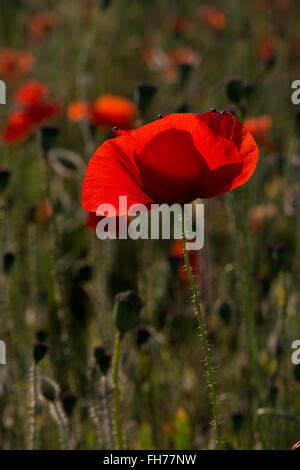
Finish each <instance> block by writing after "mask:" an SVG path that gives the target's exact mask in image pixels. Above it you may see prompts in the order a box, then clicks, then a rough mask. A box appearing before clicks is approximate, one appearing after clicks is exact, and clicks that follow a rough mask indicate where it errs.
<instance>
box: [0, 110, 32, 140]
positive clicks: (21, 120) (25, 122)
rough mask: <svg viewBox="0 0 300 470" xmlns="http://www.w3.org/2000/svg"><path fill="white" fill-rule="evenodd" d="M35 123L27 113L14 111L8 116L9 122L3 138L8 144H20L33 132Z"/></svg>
mask: <svg viewBox="0 0 300 470" xmlns="http://www.w3.org/2000/svg"><path fill="white" fill-rule="evenodd" d="M32 126H33V122H32V119H31V116H30V114H29V113H28V112H27V111H22V110H14V111H12V112H11V113H10V115H9V116H8V120H7V123H6V126H5V129H4V131H3V134H2V137H3V140H4V141H5V143H6V144H18V143H19V142H22V141H23V140H25V139H26V138H27V137H29V135H30V134H31V132H32Z"/></svg>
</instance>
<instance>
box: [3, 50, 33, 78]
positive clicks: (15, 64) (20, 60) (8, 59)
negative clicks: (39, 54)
mask: <svg viewBox="0 0 300 470" xmlns="http://www.w3.org/2000/svg"><path fill="white" fill-rule="evenodd" d="M33 64H34V60H33V57H32V55H31V53H30V52H28V51H17V50H15V49H10V48H5V49H2V50H1V51H0V75H1V77H2V78H4V79H6V80H15V79H17V78H19V77H20V76H21V75H23V74H25V73H28V72H29V71H30V70H31V69H32V67H33Z"/></svg>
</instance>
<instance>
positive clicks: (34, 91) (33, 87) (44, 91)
mask: <svg viewBox="0 0 300 470" xmlns="http://www.w3.org/2000/svg"><path fill="white" fill-rule="evenodd" d="M49 93H50V89H49V87H48V85H46V84H45V83H42V82H40V81H39V80H34V79H32V80H27V82H25V83H23V85H21V86H20V88H19V89H18V90H17V91H16V93H15V96H14V98H15V101H16V102H17V103H19V104H23V105H35V104H37V103H39V102H40V101H41V100H43V99H45V98H46V97H47V96H48V95H49Z"/></svg>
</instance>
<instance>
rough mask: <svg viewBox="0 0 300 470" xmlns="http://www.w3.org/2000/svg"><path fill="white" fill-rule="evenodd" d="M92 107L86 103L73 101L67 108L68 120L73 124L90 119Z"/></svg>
mask: <svg viewBox="0 0 300 470" xmlns="http://www.w3.org/2000/svg"><path fill="white" fill-rule="evenodd" d="M90 113H91V106H90V105H89V103H87V102H85V101H80V100H79V101H72V102H71V103H70V104H69V106H68V108H67V116H68V119H69V120H70V121H72V122H80V121H83V120H84V119H86V118H89V117H90Z"/></svg>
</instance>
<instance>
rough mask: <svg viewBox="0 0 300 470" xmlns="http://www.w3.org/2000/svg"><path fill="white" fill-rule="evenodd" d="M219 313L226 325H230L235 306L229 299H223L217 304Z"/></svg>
mask: <svg viewBox="0 0 300 470" xmlns="http://www.w3.org/2000/svg"><path fill="white" fill-rule="evenodd" d="M217 313H218V315H219V317H220V318H221V319H222V320H223V322H224V323H226V325H230V323H231V320H232V315H233V306H232V304H231V302H229V301H228V300H221V301H219V302H218V304H217Z"/></svg>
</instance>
